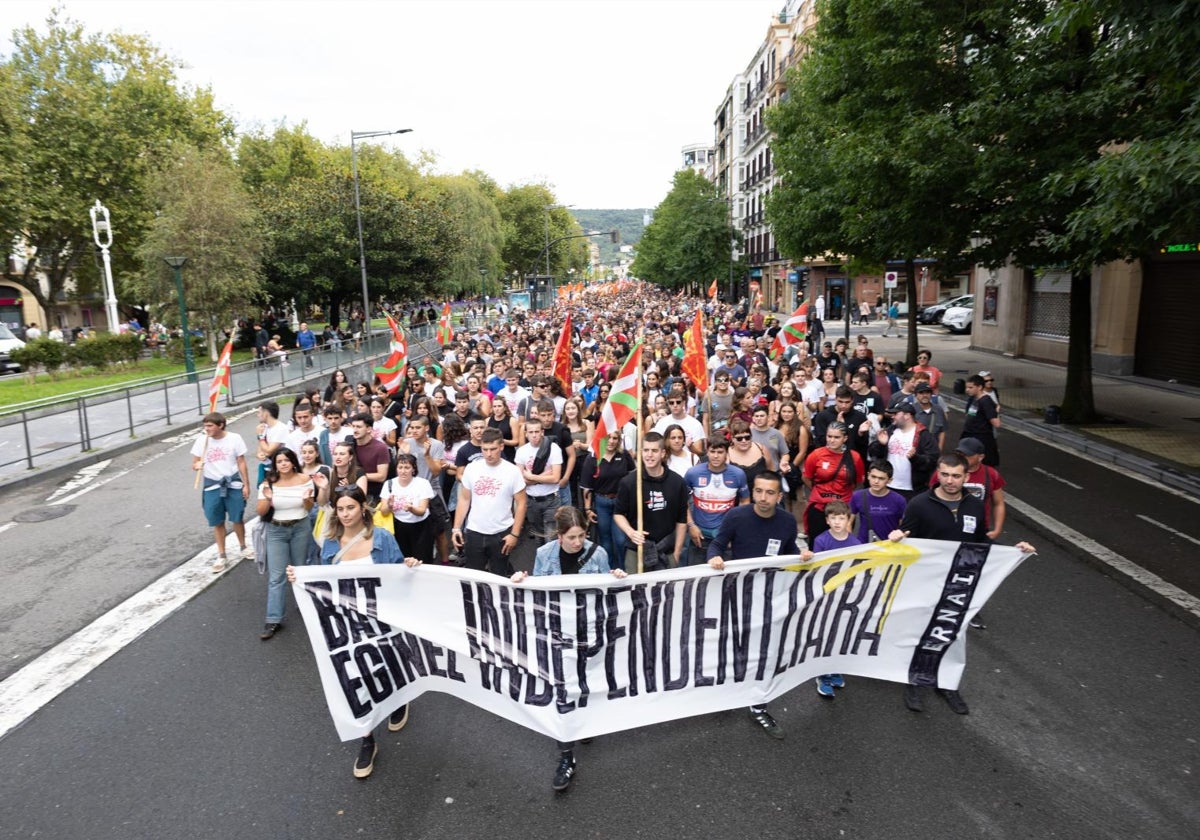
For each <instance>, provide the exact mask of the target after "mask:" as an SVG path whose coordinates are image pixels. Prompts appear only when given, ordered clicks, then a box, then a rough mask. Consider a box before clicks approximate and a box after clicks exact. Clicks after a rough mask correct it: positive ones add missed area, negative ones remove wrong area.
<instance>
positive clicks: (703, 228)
mask: <svg viewBox="0 0 1200 840" xmlns="http://www.w3.org/2000/svg"><path fill="white" fill-rule="evenodd" d="M734 240H739V241H740V234H739V233H738V232H737V231H735V230H734V229H733V228H732V227H731V226H730V223H729V209H728V204H727V203H726V202H725V200H724V199H723V198H721V197H720V196H719V195H718V194H717V189H716V187H715V186H714V185H713V184H712V183H711V182H709V180H708V179H707V178H705V177H704V176H703V175H699V174H697V173H695V172H693V171H692V170H690V169H682V170H680V171H679V172H676V173H675V179H674V182H673V183H672V186H671V191H670V192H669V193H667V196H666V198H664V199H663V200H662V203H661V204H659V205H658V207H657V208H656V209H655V211H654V218H653V219H652V220H651V221H650V224H649V225H647V226H646V228H645V230H644V231H643V233H642V238H641V242H640V243H639V245H638V252H637V257H636V259H635V260H634V262H633V272H634V274H636V275H637V276H638V277H640V278H642V279H643V280H648V281H650V282H651V283H657V284H658V285H660V286H663V287H665V288H668V289H683V288H691V289H692V290H698V289H700V288H701V287H704V288H707V284H708V283H709V282H711V281H712V279H713V278H716V277H725V276H726V274H727V273H728V271H729V256H730V250H731V249H730V243H731V242H733V241H734Z"/></svg>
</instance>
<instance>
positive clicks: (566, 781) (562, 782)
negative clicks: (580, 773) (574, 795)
mask: <svg viewBox="0 0 1200 840" xmlns="http://www.w3.org/2000/svg"><path fill="white" fill-rule="evenodd" d="M574 775H575V754H574V753H563V754H562V756H561V757H560V758H559V759H558V769H557V770H555V771H554V784H553V785H551V787H553V788H554V789H555V790H566V789H567V788H568V787H570V786H571V777H573V776H574Z"/></svg>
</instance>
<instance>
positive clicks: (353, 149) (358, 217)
mask: <svg viewBox="0 0 1200 840" xmlns="http://www.w3.org/2000/svg"><path fill="white" fill-rule="evenodd" d="M410 131H412V129H411V128H400V129H396V130H395V131H351V132H350V172H351V177H352V178H353V179H354V220H355V222H356V223H357V224H358V265H359V268H360V269H362V295H363V329H364V330H365V331H366V335H367V338H368V339H370V337H371V299H370V295H369V293H368V291H367V249H366V248H365V247H363V228H362V203H361V201H360V199H359V194H358V147H357V146H356V145H355V142H354V141H356V140H365V139H367V138H370V137H388V136H389V135H392V134H408V132H410Z"/></svg>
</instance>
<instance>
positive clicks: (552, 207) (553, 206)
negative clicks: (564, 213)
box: [546, 204, 575, 277]
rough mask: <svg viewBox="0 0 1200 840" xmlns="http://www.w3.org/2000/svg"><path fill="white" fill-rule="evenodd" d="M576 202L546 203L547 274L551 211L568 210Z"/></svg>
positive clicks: (547, 274)
mask: <svg viewBox="0 0 1200 840" xmlns="http://www.w3.org/2000/svg"><path fill="white" fill-rule="evenodd" d="M574 206H575V205H574V204H547V205H546V276H547V277H549V276H550V211H551V210H568V209H570V208H572V207H574Z"/></svg>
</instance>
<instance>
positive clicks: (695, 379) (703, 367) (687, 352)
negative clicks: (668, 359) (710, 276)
mask: <svg viewBox="0 0 1200 840" xmlns="http://www.w3.org/2000/svg"><path fill="white" fill-rule="evenodd" d="M683 373H684V375H685V376H686V377H687V378H688V379H690V380H692V384H693V385H695V386H696V391H697V392H698V393H701V394H703V393H704V392H706V391H707V390H708V354H707V353H706V352H705V348H704V319H703V318H702V317H701V312H700V310H699V309H697V310H696V318H695V320H694V321H692V328H691V329H690V330H688V333H687V335H686V336H684V339H683Z"/></svg>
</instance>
